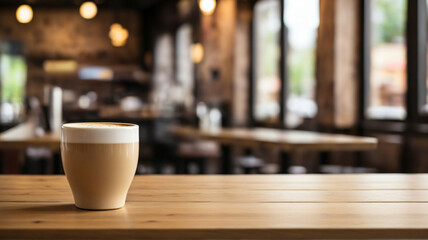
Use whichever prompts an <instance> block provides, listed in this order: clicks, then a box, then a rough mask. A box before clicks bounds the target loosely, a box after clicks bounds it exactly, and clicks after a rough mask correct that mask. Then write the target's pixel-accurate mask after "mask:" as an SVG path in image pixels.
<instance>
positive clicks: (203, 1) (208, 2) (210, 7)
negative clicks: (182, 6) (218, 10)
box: [199, 0, 216, 15]
mask: <svg viewBox="0 0 428 240" xmlns="http://www.w3.org/2000/svg"><path fill="white" fill-rule="evenodd" d="M215 5H216V2H215V0H199V8H200V9H201V11H202V13H203V14H205V15H211V14H212V13H213V12H214V10H215Z"/></svg>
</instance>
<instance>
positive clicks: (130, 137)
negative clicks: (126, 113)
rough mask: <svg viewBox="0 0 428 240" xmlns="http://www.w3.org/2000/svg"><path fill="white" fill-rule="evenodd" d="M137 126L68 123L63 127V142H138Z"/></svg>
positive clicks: (104, 123) (103, 123)
mask: <svg viewBox="0 0 428 240" xmlns="http://www.w3.org/2000/svg"><path fill="white" fill-rule="evenodd" d="M136 129H138V126H137V125H134V124H128V123H108V122H102V123H67V124H64V125H63V126H62V134H61V140H63V141H64V136H65V135H66V136H67V142H69V143H132V142H138V141H139V138H138V131H136Z"/></svg>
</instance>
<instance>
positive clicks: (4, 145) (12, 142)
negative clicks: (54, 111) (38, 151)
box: [0, 121, 61, 150]
mask: <svg viewBox="0 0 428 240" xmlns="http://www.w3.org/2000/svg"><path fill="white" fill-rule="evenodd" d="M34 129H35V126H34V123H33V122H31V121H29V122H25V123H22V124H20V125H18V126H16V127H13V128H11V129H9V130H7V131H5V132H2V133H1V134H0V149H24V148H26V147H47V148H51V149H53V150H59V147H60V142H61V133H60V132H59V131H58V132H52V133H47V134H46V135H44V136H40V137H38V136H36V135H35V133H34V132H35V131H34Z"/></svg>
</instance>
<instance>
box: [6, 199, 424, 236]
mask: <svg viewBox="0 0 428 240" xmlns="http://www.w3.org/2000/svg"><path fill="white" fill-rule="evenodd" d="M0 213H1V215H2V218H1V219H0V236H3V237H17V238H21V237H22V238H34V237H35V236H43V237H49V236H51V238H52V237H57V238H58V237H60V238H69V237H73V236H74V237H76V236H78V237H79V238H92V237H94V236H96V238H112V236H114V237H115V238H118V237H120V238H142V236H143V237H144V236H146V235H145V233H147V232H148V233H150V235H149V236H150V237H151V238H178V239H182V238H207V236H209V238H222V239H225V238H226V239H228V238H247V239H257V238H284V237H296V238H308V237H312V238H313V237H317V238H327V237H328V238H360V237H364V238H377V237H388V238H399V237H401V238H404V237H406V238H414V237H426V236H428V235H427V234H428V229H427V227H428V223H427V222H428V204H425V203H424V204H421V203H389V204H385V203H371V204H366V203H335V204H331V203H264V204H254V203H248V204H246V203H174V204H170V203H151V202H149V203H144V202H128V203H127V205H126V207H125V208H122V209H119V210H115V211H84V210H79V209H77V208H75V207H74V206H73V204H72V203H70V202H69V203H59V204H58V203H54V204H53V203H0ZM67 230H68V231H67ZM70 234H72V235H71V236H70ZM111 235H112V236H111Z"/></svg>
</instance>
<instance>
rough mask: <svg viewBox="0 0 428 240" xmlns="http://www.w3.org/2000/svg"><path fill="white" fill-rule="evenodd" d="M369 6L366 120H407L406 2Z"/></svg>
mask: <svg viewBox="0 0 428 240" xmlns="http://www.w3.org/2000/svg"><path fill="white" fill-rule="evenodd" d="M369 3H370V6H369V8H370V69H369V83H368V84H369V88H370V92H369V102H368V109H367V111H366V117H367V118H370V119H396V120H402V119H404V118H405V117H406V109H405V93H406V90H407V82H406V81H407V80H406V45H405V26H406V11H407V1H406V0H372V1H369Z"/></svg>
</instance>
